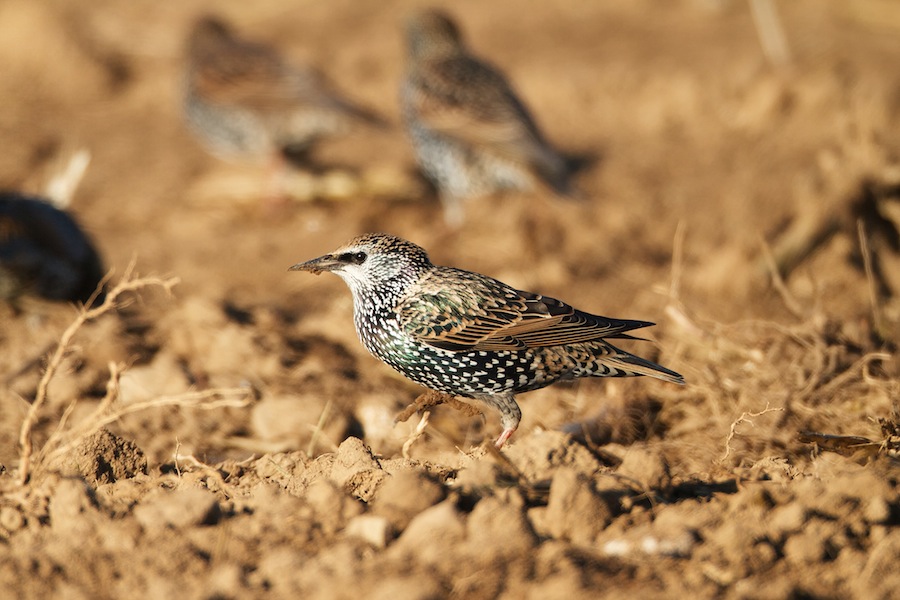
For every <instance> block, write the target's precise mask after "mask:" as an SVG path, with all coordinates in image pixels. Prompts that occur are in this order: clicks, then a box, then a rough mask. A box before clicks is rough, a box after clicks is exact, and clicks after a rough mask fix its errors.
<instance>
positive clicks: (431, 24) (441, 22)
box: [406, 9, 462, 60]
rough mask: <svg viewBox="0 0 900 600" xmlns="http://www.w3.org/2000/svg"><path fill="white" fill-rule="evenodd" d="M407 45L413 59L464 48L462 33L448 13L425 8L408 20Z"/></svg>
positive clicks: (440, 54)
mask: <svg viewBox="0 0 900 600" xmlns="http://www.w3.org/2000/svg"><path fill="white" fill-rule="evenodd" d="M406 46H407V52H408V53H409V56H410V58H412V60H418V59H421V58H429V57H434V56H443V55H446V54H453V53H456V52H459V51H460V49H461V48H462V34H460V31H459V28H458V27H457V26H456V23H454V22H453V19H451V18H450V16H449V15H447V14H446V13H444V12H442V11H440V10H435V9H431V10H424V11H420V12H417V13H415V14H413V15H412V16H411V17H410V18H409V20H408V21H407V23H406Z"/></svg>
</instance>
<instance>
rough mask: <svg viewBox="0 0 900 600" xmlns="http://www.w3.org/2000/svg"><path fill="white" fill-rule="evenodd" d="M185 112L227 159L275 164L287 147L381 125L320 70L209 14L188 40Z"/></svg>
mask: <svg viewBox="0 0 900 600" xmlns="http://www.w3.org/2000/svg"><path fill="white" fill-rule="evenodd" d="M184 114H185V118H186V120H187V122H188V124H189V125H190V126H191V128H192V130H193V131H194V132H195V133H196V134H197V136H198V137H199V138H200V139H201V140H202V141H203V142H204V144H205V145H206V146H207V148H208V149H209V150H210V152H212V153H213V154H214V155H216V156H218V157H220V158H223V159H226V160H230V159H236V158H237V159H241V158H244V159H246V158H257V159H258V158H269V159H275V160H279V161H280V159H281V156H282V153H283V152H284V151H286V150H289V151H290V152H291V153H296V152H299V151H303V150H305V149H307V148H308V147H309V146H311V145H312V144H313V143H314V142H315V141H316V140H318V139H320V138H323V137H328V136H332V135H336V134H342V133H346V132H348V131H350V130H352V129H353V128H354V127H355V126H357V125H361V124H373V125H383V122H382V121H381V119H379V118H378V117H377V116H375V115H374V114H372V113H370V112H368V111H366V110H364V109H362V108H360V107H358V106H356V105H354V104H352V103H350V102H349V101H347V100H345V99H343V98H342V97H341V96H340V95H339V94H338V93H337V92H335V91H334V90H333V89H332V87H331V85H330V84H329V82H328V81H327V80H326V78H325V77H324V76H323V75H322V74H321V73H319V72H318V71H316V70H314V69H313V68H311V67H307V66H301V65H296V64H291V63H288V62H287V61H286V60H284V59H283V58H282V56H281V55H280V54H279V53H278V51H277V50H276V49H275V48H272V47H270V46H266V45H263V44H260V43H256V42H252V41H246V40H243V39H241V38H239V37H237V36H236V35H235V34H234V33H233V32H232V31H231V29H230V28H229V27H228V26H227V25H226V24H225V23H223V22H222V21H220V20H219V19H216V18H214V17H204V18H201V19H200V20H198V21H197V23H196V24H195V25H194V27H193V29H192V30H191V33H190V36H189V39H188V44H187V70H186V76H185V82H184Z"/></svg>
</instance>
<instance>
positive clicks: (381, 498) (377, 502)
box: [372, 471, 446, 533]
mask: <svg viewBox="0 0 900 600" xmlns="http://www.w3.org/2000/svg"><path fill="white" fill-rule="evenodd" d="M445 495H446V492H445V490H444V487H443V486H442V485H441V484H439V483H436V482H434V481H432V480H431V479H429V478H428V477H427V476H425V475H424V474H423V473H421V472H419V471H399V472H397V473H395V474H394V475H392V476H390V477H388V478H386V479H385V481H384V483H383V484H382V486H381V487H380V488H379V489H378V493H377V494H376V495H375V498H374V499H373V500H372V510H373V512H374V514H377V515H381V516H384V517H385V518H386V519H387V520H388V522H389V523H390V524H391V526H392V527H393V529H394V531H395V532H397V533H399V532H401V531H403V530H404V529H406V526H407V525H408V524H409V522H410V520H411V519H412V518H413V517H414V516H416V515H417V514H419V513H420V512H422V511H423V510H425V509H426V508H428V507H430V506H433V505H435V504H437V503H438V502H440V501H441V500H443V499H444V496H445Z"/></svg>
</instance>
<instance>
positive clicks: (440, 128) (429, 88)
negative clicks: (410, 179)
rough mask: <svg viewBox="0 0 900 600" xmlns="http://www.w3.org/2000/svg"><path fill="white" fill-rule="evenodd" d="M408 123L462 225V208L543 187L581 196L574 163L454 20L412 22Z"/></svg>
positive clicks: (424, 165)
mask: <svg viewBox="0 0 900 600" xmlns="http://www.w3.org/2000/svg"><path fill="white" fill-rule="evenodd" d="M406 45H407V55H408V67H407V73H406V77H405V79H404V81H403V84H402V88H401V104H402V113H403V120H404V123H405V125H406V128H407V131H408V133H409V136H410V138H411V140H412V145H413V147H414V149H415V152H416V156H417V159H418V162H419V166H420V167H421V169H422V171H423V172H424V173H425V175H426V176H427V177H428V178H429V179H431V181H432V182H433V183H434V184H435V186H436V187H437V188H438V192H439V193H440V196H441V200H442V202H443V204H444V210H445V217H446V219H447V221H448V222H450V223H451V224H455V225H458V224H459V223H460V222H461V221H462V217H463V207H462V202H463V201H464V200H466V199H468V198H472V197H477V196H484V195H489V194H491V193H494V192H497V191H500V190H504V189H514V190H525V191H528V190H532V189H533V188H534V187H535V183H536V182H537V181H540V182H541V183H543V184H544V185H546V186H549V187H550V188H551V189H552V190H553V191H554V192H555V193H557V194H559V195H562V196H570V197H572V196H574V195H575V193H574V190H573V188H572V187H571V184H570V175H571V173H570V169H569V165H568V164H567V162H566V160H565V159H564V158H563V157H562V156H561V155H560V154H559V153H558V152H557V151H556V150H555V149H554V148H553V147H552V146H551V145H550V144H549V143H547V141H546V140H545V139H544V136H543V135H541V132H540V131H539V130H538V127H537V125H536V124H535V122H534V120H533V119H532V118H531V116H530V115H529V113H528V110H527V109H526V108H525V105H524V104H523V103H522V102H521V101H520V100H519V98H518V96H517V95H516V93H515V92H514V91H513V89H512V87H511V86H510V84H509V83H508V82H507V81H506V78H505V77H504V76H503V75H502V74H501V73H500V72H499V71H498V70H496V69H495V68H494V67H492V66H491V65H489V64H487V63H485V62H483V61H481V60H479V59H478V58H476V57H474V56H472V55H471V54H470V53H469V52H468V50H467V48H466V47H465V45H464V44H463V41H462V38H461V35H460V32H459V29H458V28H457V26H456V24H455V23H454V22H453V21H452V20H451V19H450V17H449V16H447V15H446V14H444V13H442V12H440V11H437V10H429V11H425V12H421V13H418V14H416V15H414V16H413V17H412V18H411V19H410V20H409V22H408V23H407V29H406Z"/></svg>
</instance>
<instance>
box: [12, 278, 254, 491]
mask: <svg viewBox="0 0 900 600" xmlns="http://www.w3.org/2000/svg"><path fill="white" fill-rule="evenodd" d="M132 271H133V264H132V265H130V266H129V267H128V269H127V270H126V272H125V276H124V277H123V278H122V281H121V282H119V283H118V284H117V285H116V286H115V287H114V288H113V289H112V290H110V291H109V292H108V293H107V295H106V298H105V299H104V301H103V303H102V304H100V305H99V306H95V307H93V308H87V307H86V306H83V307H82V308H81V310H80V312H79V313H78V315H77V316H76V318H75V320H74V321H72V324H71V325H69V327H68V328H66V330H65V331H64V332H63V334H62V336H60V340H59V343H58V344H57V346H56V350H55V351H54V352H53V354H52V355H51V356H50V358H49V360H48V362H47V368H46V370H45V371H44V375H43V376H42V377H41V380H40V382H39V383H38V389H37V393H36V395H35V398H34V401H33V402H32V403H31V406H30V407H29V410H28V413H27V415H26V416H25V419H24V420H23V422H22V426H21V429H20V431H19V448H20V450H19V472H18V483H19V484H20V485H23V484H25V483H26V482H28V481H29V479H30V478H31V476H32V475H33V472H34V471H35V469H36V467H37V466H48V465H52V464H54V462H55V461H57V460H58V459H60V458H61V457H62V456H64V455H65V454H67V453H68V452H71V451H72V450H73V449H74V448H75V447H77V446H78V444H80V443H81V442H82V441H83V440H84V439H85V438H87V437H89V436H91V435H93V434H94V433H96V432H97V431H99V430H100V429H102V428H103V427H104V426H106V425H108V424H110V423H112V422H114V421H117V420H119V419H121V418H122V417H123V416H126V415H129V414H133V413H136V412H140V411H143V410H147V409H149V408H157V407H160V406H182V407H185V406H186V407H193V408H202V409H205V410H211V409H217V408H222V407H242V406H246V405H247V403H248V401H249V399H248V398H247V395H248V394H247V390H244V389H241V388H231V389H213V390H204V391H192V392H187V393H184V394H178V395H174V396H162V397H159V398H154V399H151V400H147V401H143V402H133V403H130V404H127V405H124V406H114V405H115V402H116V400H118V398H119V377H120V375H121V370H122V367H121V366H120V365H117V364H115V363H110V365H109V379H108V381H107V385H106V394H105V395H104V397H103V399H102V400H101V401H100V403H99V404H98V405H97V407H96V409H94V411H92V413H91V414H90V415H89V416H88V417H87V418H84V419H81V420H80V421H79V422H78V423H75V424H74V425H71V426H70V424H69V418H70V417H71V415H72V413H73V412H74V409H75V404H76V403H77V401H76V402H73V403H72V404H70V405H69V406H68V407H66V410H65V411H64V412H63V414H62V416H61V417H60V419H59V422H58V423H57V426H56V429H55V430H54V431H53V433H52V434H51V435H50V437H49V438H48V439H47V441H46V442H45V443H44V444H43V446H42V447H41V449H40V451H39V452H38V454H37V456H36V457H33V456H32V455H33V453H34V446H33V441H32V430H33V429H34V425H35V423H36V422H37V420H38V417H39V415H40V411H41V409H42V408H43V407H44V405H45V404H46V402H47V390H48V388H49V386H50V382H51V381H52V380H53V378H54V377H55V376H56V375H57V373H58V371H59V368H60V365H61V364H62V362H63V359H64V357H65V355H66V352H67V351H68V350H69V348H70V347H71V344H72V339H73V338H74V337H75V334H76V333H77V332H78V331H79V330H80V329H81V328H82V327H83V326H84V325H85V324H86V323H87V322H89V321H92V320H95V319H97V318H99V317H101V316H102V315H104V314H106V313H109V312H112V311H113V310H114V309H115V308H116V307H117V306H119V305H120V302H121V297H122V295H123V294H126V293H128V292H135V291H138V290H141V289H143V288H146V287H153V286H156V287H161V288H163V289H164V290H165V291H166V292H167V293H169V292H171V290H172V288H173V287H174V286H175V285H176V284H177V283H178V279H177V278H168V279H161V278H157V277H134V278H133V277H132ZM33 458H34V460H32V459H33Z"/></svg>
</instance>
